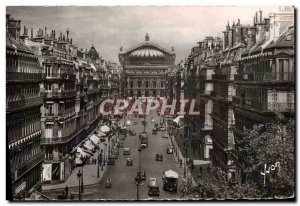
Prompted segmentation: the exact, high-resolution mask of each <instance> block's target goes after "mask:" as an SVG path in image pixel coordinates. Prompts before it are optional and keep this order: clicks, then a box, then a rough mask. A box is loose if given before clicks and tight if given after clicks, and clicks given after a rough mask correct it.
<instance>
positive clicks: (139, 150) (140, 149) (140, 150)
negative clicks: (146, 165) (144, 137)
mask: <svg viewBox="0 0 300 206" xmlns="http://www.w3.org/2000/svg"><path fill="white" fill-rule="evenodd" d="M138 152H139V173H140V172H141V152H142V148H141V147H139V149H138Z"/></svg>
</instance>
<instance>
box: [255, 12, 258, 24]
mask: <svg viewBox="0 0 300 206" xmlns="http://www.w3.org/2000/svg"><path fill="white" fill-rule="evenodd" d="M255 22H256V23H257V22H258V13H257V12H255Z"/></svg>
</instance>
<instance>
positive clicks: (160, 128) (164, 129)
mask: <svg viewBox="0 0 300 206" xmlns="http://www.w3.org/2000/svg"><path fill="white" fill-rule="evenodd" d="M157 131H166V128H165V127H163V126H162V127H157Z"/></svg>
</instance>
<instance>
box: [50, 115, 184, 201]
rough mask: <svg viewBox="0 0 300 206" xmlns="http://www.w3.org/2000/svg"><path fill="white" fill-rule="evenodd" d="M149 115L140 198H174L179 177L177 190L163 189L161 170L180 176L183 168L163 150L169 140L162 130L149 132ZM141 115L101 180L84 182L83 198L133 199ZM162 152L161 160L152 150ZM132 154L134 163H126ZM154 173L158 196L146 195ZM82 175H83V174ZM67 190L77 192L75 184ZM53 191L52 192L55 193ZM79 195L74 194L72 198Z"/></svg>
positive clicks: (142, 154)
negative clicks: (107, 185) (126, 151)
mask: <svg viewBox="0 0 300 206" xmlns="http://www.w3.org/2000/svg"><path fill="white" fill-rule="evenodd" d="M151 119H152V118H150V117H147V125H146V132H147V134H148V140H149V142H148V148H145V149H143V150H142V152H141V157H140V158H141V171H145V172H146V180H145V181H143V185H141V186H139V198H140V199H143V200H144V199H150V198H151V199H160V200H161V199H176V198H179V197H180V192H179V190H180V189H179V188H180V186H181V181H180V178H179V186H178V192H169V191H164V190H163V189H162V186H163V185H162V174H163V171H166V170H169V169H171V170H174V171H176V172H178V173H179V176H182V173H183V168H180V167H179V165H178V164H176V162H175V161H174V156H173V154H166V150H167V147H168V146H169V140H168V139H167V138H162V136H163V134H164V131H158V133H157V135H153V134H152V129H153V128H154V123H152V122H151ZM160 119H161V118H160V117H155V123H159V121H160ZM142 120H143V118H138V117H133V118H132V124H131V126H130V129H131V130H134V131H136V135H135V136H130V135H127V137H126V139H125V140H124V142H123V147H120V149H119V158H118V159H116V160H115V165H109V166H108V168H107V169H106V171H105V173H104V175H103V177H102V179H101V181H100V183H98V184H95V185H91V186H86V187H85V188H84V194H83V200H96V199H106V200H108V199H109V200H136V199H137V186H136V182H135V177H136V174H137V171H138V163H139V159H138V158H139V157H138V148H139V147H140V139H139V134H141V132H142V131H143V130H144V126H143V125H142ZM134 121H137V122H138V124H137V125H134V124H133V122H134ZM125 147H128V148H130V151H131V155H123V148H125ZM157 153H158V154H162V155H163V161H156V160H155V154H157ZM129 156H131V157H132V159H133V166H127V165H126V158H127V157H129ZM150 177H155V178H156V179H157V184H158V185H159V188H160V196H148V183H149V178H150ZM84 178H85V177H84ZM108 178H110V179H111V180H112V188H105V187H104V185H105V182H106V180H107V179H108ZM61 191H62V190H59V191H51V192H50V191H45V192H44V193H45V194H48V195H50V196H53V197H54V198H56V197H57V196H55V195H56V194H57V195H59V194H61ZM70 193H72V194H75V195H76V194H77V193H78V189H77V188H70ZM54 194H55V195H54ZM77 197H78V196H77V195H76V196H75V199H76V198H77Z"/></svg>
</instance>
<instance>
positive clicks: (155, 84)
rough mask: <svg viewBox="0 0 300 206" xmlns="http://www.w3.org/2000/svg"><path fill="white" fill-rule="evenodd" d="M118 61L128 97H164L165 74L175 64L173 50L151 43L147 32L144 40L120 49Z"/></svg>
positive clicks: (165, 89) (165, 86)
mask: <svg viewBox="0 0 300 206" xmlns="http://www.w3.org/2000/svg"><path fill="white" fill-rule="evenodd" d="M119 61H120V63H121V65H122V67H123V72H124V75H126V77H127V79H126V81H127V87H126V88H125V90H126V91H125V95H127V96H128V97H142V96H145V97H150V96H152V97H157V96H160V97H166V93H167V85H166V81H167V75H168V72H169V71H171V68H173V67H174V66H175V52H174V51H173V49H172V51H168V50H166V49H163V48H162V47H160V46H158V45H156V44H154V43H152V42H151V41H150V38H149V36H148V34H147V35H146V37H145V42H143V43H141V44H139V45H137V46H134V47H132V48H130V49H128V50H124V51H123V48H121V49H120V53H119Z"/></svg>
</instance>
